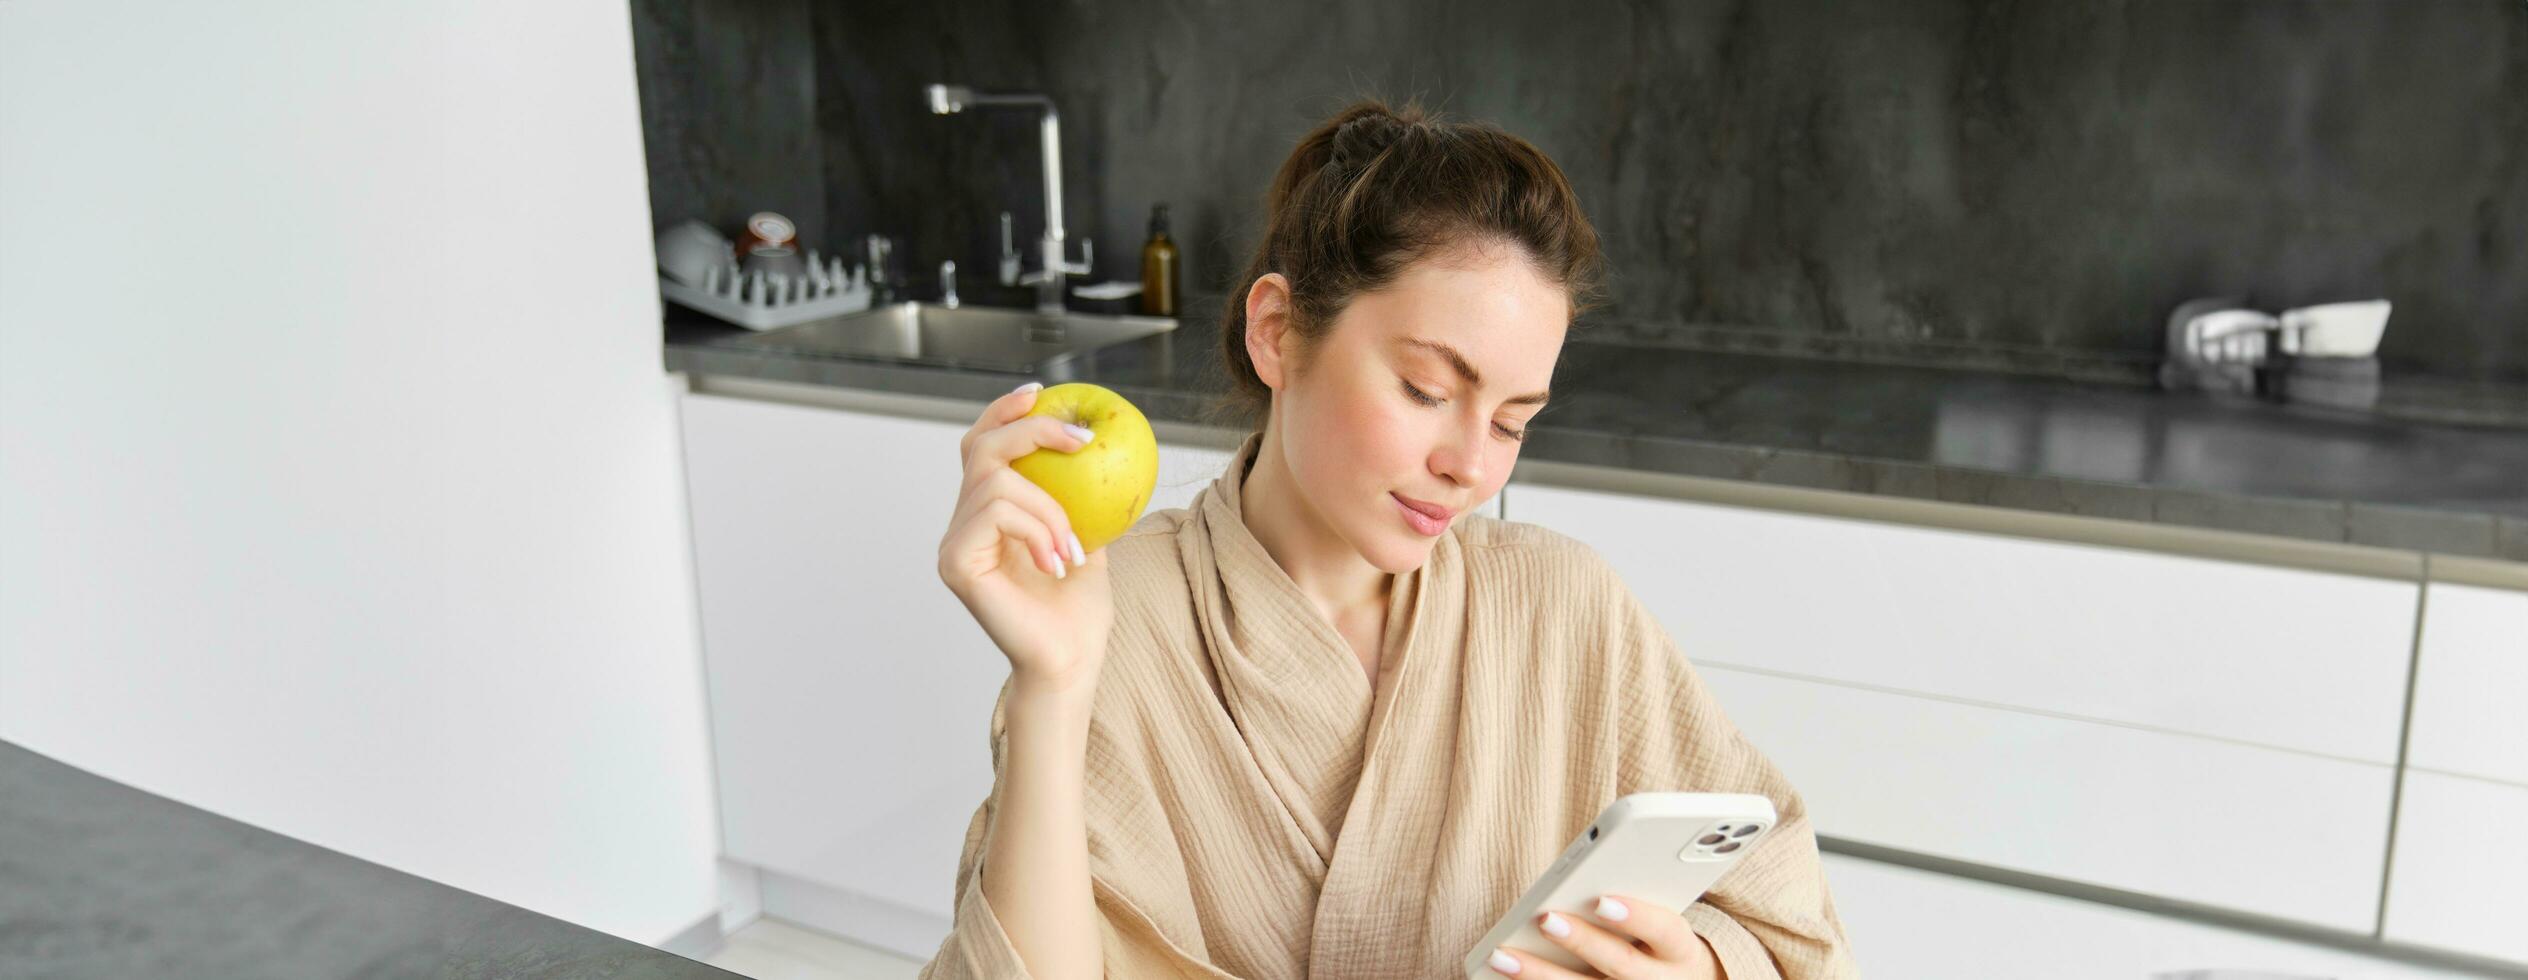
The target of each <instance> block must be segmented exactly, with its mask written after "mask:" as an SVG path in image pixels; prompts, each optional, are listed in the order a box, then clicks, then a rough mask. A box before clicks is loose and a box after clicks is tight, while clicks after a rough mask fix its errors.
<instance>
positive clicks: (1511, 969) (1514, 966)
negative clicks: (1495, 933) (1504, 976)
mask: <svg viewBox="0 0 2528 980" xmlns="http://www.w3.org/2000/svg"><path fill="white" fill-rule="evenodd" d="M1489 962H1490V963H1491V964H1492V968H1493V969H1495V970H1499V971H1501V972H1503V973H1517V972H1519V961H1518V960H1516V959H1512V958H1511V957H1510V954H1508V953H1504V952H1502V951H1500V950H1497V949H1496V950H1493V951H1492V959H1491V960H1489Z"/></svg>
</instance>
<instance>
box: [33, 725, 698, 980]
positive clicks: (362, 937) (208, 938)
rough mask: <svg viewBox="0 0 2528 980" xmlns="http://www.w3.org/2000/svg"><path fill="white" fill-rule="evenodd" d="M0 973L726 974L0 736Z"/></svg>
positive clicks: (330, 978) (329, 977) (616, 979)
mask: <svg viewBox="0 0 2528 980" xmlns="http://www.w3.org/2000/svg"><path fill="white" fill-rule="evenodd" d="M0 975H7V976H13V977H15V976H25V977H65V978H66V977H99V978H104V977H117V978H120V977H271V978H291V977H308V978H318V977H321V978H326V980H335V978H341V977H362V978H375V980H389V978H401V977H414V978H422V977H429V978H443V977H482V978H492V977H550V978H556V980H559V978H571V977H591V978H594V977H605V978H610V980H636V978H658V980H667V978H704V977H716V978H734V977H736V976H737V974H734V973H729V972H727V971H725V970H720V969H717V968H714V967H710V966H706V965H704V964H702V963H697V962H695V961H693V960H689V959H686V958H684V957H682V956H678V955H675V954H673V953H668V952H665V951H662V950H658V949H654V948H652V947H649V946H644V945H641V944H640V943H635V942H630V941H627V940H624V939H620V938H617V937H614V936H610V935H607V934H605V933H602V932H598V931H596V930H594V929H588V928H585V927H582V926H578V925H573V924H571V923H569V922H564V921H562V920H560V919H556V918H553V917H551V916H548V915H542V914H539V913H536V912H530V911H528V910H526V909H522V908H518V907H516V906H514V905H509V904H507V903H504V902H500V901H496V900H494V899H490V898H485V897H483V896H481V895H477V894H474V893H472V892H468V891H463V890H460V889H457V888H452V887H449V886H447V885H442V884H439V883H437V882H433V881H430V880H428V879H425V878H419V877H415V876H413V875H409V874H406V873H404V872H401V871H396V870H394V869H392V868H388V867H385V866H383V865H378V864H374V863H371V862H368V861H363V860H360V859H359V858H355V857H351V856H349V855H346V854H342V853H340V852H338V851H331V850H327V849H325V848H322V847H318V846H316V845H313V844H309V843H306V842H304V841H300V840H297V839H295V838H291V837H286V836H283V835H281V834H276V833H273V832H271V831H267V830H263V829H260V828H257V827H254V826H251V825H248V824H244V823H239V822H237V821H235V820H231V819H229V818H227V817H223V816H219V815H218V814H214V813H211V812H209V811H207V810H202V809H199V808H196V807H192V806H188V805H185V804H183V803H179V802H177V801H175V800H171V799H168V798H166V797H163V796H157V795H154V794H151V793H147V792H144V791H142V790H138V789H134V788H132V787H130V786H126V785H124V784H122V783H119V782H115V781H114V780H111V779H107V778H105V777H103V776H99V775H96V774H94V773H90V772H88V771H86V770H83V769H79V768H77V767H74V766H71V765H68V764H65V763H63V762H61V761H59V760H56V759H53V758H50V757H48V756H45V755H42V754H40V753H37V752H34V751H32V750H30V749H27V748H25V747H23V746H19V745H17V744H15V743H11V742H6V741H0Z"/></svg>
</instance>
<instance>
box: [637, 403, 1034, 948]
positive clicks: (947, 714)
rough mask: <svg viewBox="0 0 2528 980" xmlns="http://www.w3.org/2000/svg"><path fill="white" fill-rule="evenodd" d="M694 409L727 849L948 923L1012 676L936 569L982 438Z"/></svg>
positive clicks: (699, 525)
mask: <svg viewBox="0 0 2528 980" xmlns="http://www.w3.org/2000/svg"><path fill="white" fill-rule="evenodd" d="M683 414H684V429H685V469H686V482H687V485H688V487H689V488H690V493H691V504H690V506H691V509H692V517H693V531H694V535H693V537H694V561H695V566H696V575H697V578H698V580H699V587H700V592H701V610H702V631H703V656H704V664H705V671H706V674H707V676H708V678H709V688H710V692H711V724H712V742H713V751H714V754H715V757H716V760H717V764H718V771H719V787H720V818H721V826H722V835H723V836H722V846H723V850H724V851H725V853H726V854H727V856H728V857H730V858H732V859H735V860H739V861H745V862H748V863H752V864H757V865H761V866H763V867H766V868H770V869H773V870H776V871H779V872H783V873H786V874H791V875H796V876H798V877H801V878H805V879H808V880H810V881H814V882H816V883H819V884H823V885H828V886H831V887H835V888H839V889H844V890H847V891H851V892H854V893H857V894H860V895H863V896H866V897H871V898H877V899H881V900H884V901H887V902H891V903H893V904H895V905H898V906H902V907H904V908H907V909H911V910H915V911H919V912H924V913H928V914H931V915H935V916H937V917H939V918H940V919H941V920H943V921H944V920H946V919H947V918H949V917H950V916H951V914H952V912H953V906H952V905H951V903H950V901H949V898H950V894H951V890H952V889H953V887H954V885H955V879H956V870H957V852H958V849H959V847H960V846H961V845H962V843H963V841H964V835H965V827H966V820H967V818H968V817H970V816H972V815H973V812H974V807H975V805H976V804H978V803H980V802H981V801H982V800H983V797H984V795H985V794H986V793H988V792H989V791H990V789H991V780H992V771H991V756H990V750H989V747H988V746H987V744H986V740H987V738H988V732H989V726H990V722H991V712H992V701H993V699H994V698H995V697H996V696H997V695H998V694H999V693H1000V686H1001V682H1002V680H1003V679H1004V678H1006V677H1007V676H1008V673H1009V662H1008V661H1007V660H1005V659H1003V658H1002V656H1001V654H1000V652H999V651H998V650H996V649H995V648H994V647H993V646H992V643H991V640H990V638H988V637H986V636H985V635H984V634H983V630H982V628H981V627H979V626H977V625H976V624H975V622H974V620H973V617H972V616H970V615H968V614H967V612H966V611H965V607H964V605H963V604H961V603H959V602H958V601H957V598H956V596H955V594H953V593H951V592H949V591H948V587H947V586H946V585H944V584H942V583H941V582H940V581H939V573H938V570H937V569H938V555H939V538H940V535H942V534H943V533H945V532H946V531H947V527H948V517H949V514H950V511H951V510H952V509H953V508H954V506H955V504H956V496H957V484H958V477H959V474H960V473H961V467H960V464H959V460H958V455H957V441H958V439H959V437H960V436H961V435H962V434H963V433H964V431H965V429H966V427H965V426H963V425H956V424H952V423H946V422H931V421H915V420H907V419H899V418H888V417H882V416H875V415H863V414H857V413H848V412H841V411H836V410H833V409H826V408H815V407H806V406H797V405H784V404H775V403H770V402H761V401H753V400H747V399H739V398H727V397H717V396H711V395H688V396H686V398H685V400H684V413H683Z"/></svg>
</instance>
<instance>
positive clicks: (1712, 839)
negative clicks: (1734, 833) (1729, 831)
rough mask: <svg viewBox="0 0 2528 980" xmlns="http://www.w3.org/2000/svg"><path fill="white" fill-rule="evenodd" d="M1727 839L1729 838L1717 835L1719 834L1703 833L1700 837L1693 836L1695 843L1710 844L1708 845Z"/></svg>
mask: <svg viewBox="0 0 2528 980" xmlns="http://www.w3.org/2000/svg"><path fill="white" fill-rule="evenodd" d="M1728 839H1729V838H1727V837H1723V836H1721V835H1719V834H1704V835H1703V836H1701V837H1698V838H1695V840H1694V842H1695V843H1697V844H1702V845H1705V846H1710V845H1713V844H1718V843H1720V842H1722V841H1725V840H1728Z"/></svg>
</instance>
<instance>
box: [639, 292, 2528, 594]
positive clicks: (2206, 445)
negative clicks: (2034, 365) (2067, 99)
mask: <svg viewBox="0 0 2528 980" xmlns="http://www.w3.org/2000/svg"><path fill="white" fill-rule="evenodd" d="M1189 308H1190V309H1194V310H1205V311H1207V309H1208V307H1206V306H1194V307H1189ZM667 309H668V312H667V319H666V334H665V339H666V352H665V355H666V367H667V369H668V370H670V371H679V372H685V373H688V374H717V375H730V376H742V377H749V378H757V379H764V380H776V381H793V382H805V383H811V384H822V385H832V386H839V387H845V388H855V389H864V390H870V391H884V392H897V393H905V394H919V395H930V396H936V397H947V398H965V399H972V400H974V401H975V402H976V403H977V404H978V405H979V404H980V403H981V402H984V401H988V400H990V399H992V398H994V397H997V396H999V395H1001V394H1002V393H1004V392H1007V391H1008V390H1009V389H1010V388H1011V387H1013V386H1015V385H1017V384H1018V383H1019V382H1020V381H1021V380H1023V378H1022V377H1021V376H1019V375H1015V374H1008V373H1002V372H994V371H975V370H955V369H942V368H937V367H929V366H923V365H913V364H891V363H886V362H880V361H871V360H860V359H850V358H843V357H837V356H833V355H830V354H822V353H820V352H818V351H816V350H814V349H810V348H804V347H801V346H799V345H797V344H795V343H791V342H790V339H791V338H789V337H787V336H785V334H784V332H782V331H777V330H776V331H766V332H762V333H755V332H752V331H748V330H745V329H743V328H739V327H734V326H729V325H727V324H723V323H720V322H719V321H716V320H712V319H710V318H708V317H705V316H703V315H701V314H698V313H693V312H691V311H688V310H685V309H683V308H681V307H676V306H673V305H670V306H668V308H667ZM1574 337H1575V339H1573V340H1572V341H1571V342H1570V343H1569V344H1567V345H1566V347H1565V349H1564V351H1563V355H1562V360H1561V362H1560V363H1559V364H1558V365H1557V367H1556V370H1555V377H1554V382H1553V389H1554V392H1555V395H1554V401H1553V403H1552V404H1551V405H1550V406H1548V407H1547V408H1546V410H1545V411H1544V412H1543V413H1542V414H1540V415H1539V416H1537V418H1536V419H1535V421H1534V422H1533V423H1532V424H1531V426H1530V430H1529V436H1528V440H1527V445H1526V446H1525V448H1524V449H1523V450H1522V451H1521V454H1520V455H1521V458H1522V460H1552V461H1559V462H1569V463H1581V464H1593V465H1600V466H1612V467H1620V468H1626V469H1633V470H1640V471H1646V472H1654V473H1670V474H1678V475H1684V476H1695V477H1714V478H1722V479H1729V480H1740V481H1748V482H1753V483H1760V484H1772V485H1779V486H1788V487H1804V488H1813V489H1821V490H1836V491H1847V492H1854V493H1865V494H1880V495H1890V496H1899V497H1909V498H1915V499H1922V500H1937V501H1946V502H1951V503H1961V504H1975V505H1984V506H1993V507H2005V508H2015V509H2020V510H2029V511H2044V512H2052V513H2061V514H2072V515H2081V516H2089V517H2102V518H2113V519H2120V520H2129V521H2142V522H2149V523H2156V524H2167V525H2180V526H2189V527H2202V528H2211V529H2216V530H2224V531H2241V532H2248V533H2254V534H2265V535H2274V536H2280V537H2287V538H2297V539H2303V540H2313V541H2329V542H2345V543H2352V544H2360V545H2372V546H2378V547H2386V548H2395V549H2402V550H2413V551H2425V552H2432V553H2436V554H2445V555H2458V556H2465V557H2471V558H2501V559H2507V560H2511V561H2528V428H2522V427H2509V426H2496V425H2462V424H2453V423H2445V422H2431V421H2419V420H2412V419H2400V418H2393V417H2388V416H2384V415H2379V414H2372V413H2363V412H2352V411H2345V410H2339V409H2328V408H2319V407H2313V406H2303V405H2285V404H2275V403H2269V402H2231V401H2222V400H2217V399H2214V398H2210V397H2207V396H2203V395H2197V394H2192V393H2173V392H2163V391H2158V390H2155V389H2150V388H2142V387H2135V386H2128V385H2116V384H2101V383H2078V382H2072V381H2063V380H2055V379H2050V378H2044V377H2034V376H2027V375H2019V374H2003V373H1994V372H1981V371H1963V370H1950V369H1942V368H1933V367H1914V366H1899V365H1889V364H1865V363H1852V362H1840V361H1832V360H1820V359H1813V358H1798V357H1782V356H1768V355H1757V354H1743V353H1718V352H1712V351H1704V350H1687V349H1678V348H1662V347H1641V346H1630V345H1614V344H1604V343H1593V342H1590V341H1589V340H1588V339H1587V338H1586V334H1585V333H1578V334H1575V335H1574ZM1218 350H1219V338H1218V337H1217V335H1216V328H1215V327H1214V325H1213V320H1212V319H1211V318H1210V317H1209V316H1208V315H1195V316H1188V317H1187V318H1186V320H1185V323H1184V326H1182V327H1180V328H1179V329H1177V330H1175V331H1173V332H1171V333H1168V334H1162V335H1159V336H1156V337H1151V338H1147V339H1144V340H1139V341H1133V342H1130V343H1125V344H1118V345H1115V346H1113V347H1108V348H1105V349H1103V350H1100V351H1097V352H1096V353H1094V354H1092V355H1089V356H1087V357H1085V358H1081V359H1079V360H1078V361H1077V362H1075V363H1074V364H1071V365H1068V366H1066V367H1065V369H1064V370H1062V371H1060V372H1059V373H1058V374H1057V375H1055V376H1047V377H1043V378H1040V379H1038V380H1043V381H1046V382H1048V383H1058V382H1061V381H1091V382H1095V383H1097V384H1101V385H1104V386H1106V387H1109V388H1112V389H1114V390H1116V391H1117V392H1120V393H1122V394H1123V395H1124V396H1125V397H1127V398H1130V399H1132V400H1133V403H1134V404H1136V405H1138V406H1140V407H1141V410H1142V411H1143V412H1144V413H1145V414H1147V415H1149V416H1150V417H1151V418H1153V419H1166V420H1173V421H1179V422H1189V423H1196V424H1204V423H1211V422H1213V421H1214V419H1216V416H1214V415H1211V414H1209V412H1208V410H1209V409H1210V408H1212V406H1213V405H1214V402H1215V399H1216V397H1217V394H1218V393H1219V392H1221V391H1223V390H1225V388H1226V385H1225V383H1224V381H1223V380H1222V376H1221V374H1220V369H1219V367H1218V360H1219V354H1218Z"/></svg>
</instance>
